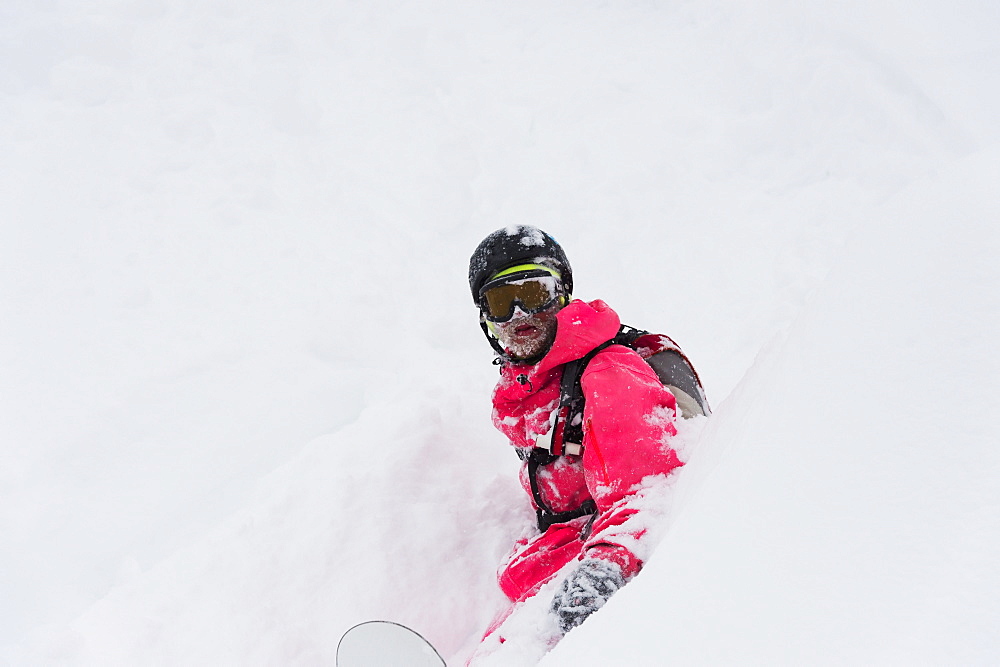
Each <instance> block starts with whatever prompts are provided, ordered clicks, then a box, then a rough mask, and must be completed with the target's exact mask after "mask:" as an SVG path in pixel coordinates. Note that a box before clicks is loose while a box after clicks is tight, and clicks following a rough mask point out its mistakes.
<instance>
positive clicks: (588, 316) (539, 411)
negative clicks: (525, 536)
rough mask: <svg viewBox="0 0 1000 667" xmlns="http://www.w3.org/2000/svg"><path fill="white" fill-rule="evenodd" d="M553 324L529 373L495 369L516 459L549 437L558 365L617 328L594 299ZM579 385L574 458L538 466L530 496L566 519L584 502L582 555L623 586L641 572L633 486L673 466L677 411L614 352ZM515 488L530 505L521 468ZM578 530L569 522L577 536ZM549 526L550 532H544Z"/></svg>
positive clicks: (651, 378)
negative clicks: (592, 508)
mask: <svg viewBox="0 0 1000 667" xmlns="http://www.w3.org/2000/svg"><path fill="white" fill-rule="evenodd" d="M557 319H558V327H557V330H556V338H555V341H554V343H553V344H552V347H551V348H550V350H549V352H548V353H547V354H546V355H545V357H543V358H542V360H541V361H539V362H538V363H537V364H535V365H532V366H528V365H524V364H505V365H504V366H503V368H502V369H501V379H500V381H499V383H498V384H497V386H496V389H495V390H494V394H493V409H494V411H493V422H494V424H495V425H496V426H497V428H498V429H500V430H501V431H502V432H503V433H504V434H505V435H506V436H507V437H508V438H509V439H510V441H511V444H512V445H514V446H515V447H518V448H520V449H522V450H525V451H524V452H523V453H524V454H527V453H528V452H529V451H530V450H531V448H533V447H534V443H535V438H536V437H538V436H539V435H543V434H545V433H547V432H548V431H549V429H550V428H551V417H552V412H553V410H556V409H557V408H558V404H559V385H560V381H561V379H562V371H563V365H564V364H565V363H567V362H569V361H573V360H575V359H579V358H581V357H583V356H585V355H586V354H587V353H588V352H590V351H591V350H593V349H594V348H595V347H597V346H598V345H600V344H601V343H604V342H606V341H608V340H610V339H612V338H614V337H615V335H616V334H617V333H618V329H619V327H620V324H621V323H620V320H619V319H618V315H617V314H616V313H615V312H614V311H613V310H612V309H611V308H610V307H609V306H608V305H607V304H605V303H604V302H603V301H599V300H598V301H591V302H589V303H586V302H583V301H580V300H575V301H573V302H571V303H570V304H568V305H567V306H566V307H565V308H563V309H562V310H561V311H560V312H559V313H558V315H557ZM581 384H582V388H583V393H584V399H585V405H584V412H583V430H584V439H583V446H584V450H583V455H582V456H569V455H564V456H561V457H559V459H558V460H556V461H555V462H554V463H551V464H549V465H547V466H541V467H539V469H538V473H537V480H538V487H539V493H540V495H541V497H542V500H543V501H544V502H545V504H546V505H548V507H549V509H550V510H552V511H553V512H565V511H569V510H574V509H576V508H578V507H579V506H580V505H581V504H582V503H584V502H585V501H587V500H588V499H591V498H592V499H593V500H594V501H595V502H596V504H597V509H598V516H597V518H596V520H595V521H594V523H593V525H592V527H591V529H590V532H589V535H583V536H582V539H583V554H582V556H586V557H596V558H604V559H607V560H612V561H614V562H616V563H618V564H619V565H620V566H621V567H622V569H623V571H624V574H625V576H626V578H630V577H631V576H633V575H634V574H635V573H636V572H638V570H639V568H640V567H641V565H642V561H641V558H640V554H641V553H642V552H643V551H644V550H643V549H640V548H637V547H639V545H640V541H641V539H642V537H643V534H644V533H645V529H644V528H643V527H642V523H643V522H642V521H641V520H640V521H636V520H630V519H635V518H641V517H638V516H637V515H638V514H641V512H642V511H643V510H642V509H641V507H639V505H640V504H641V503H640V502H637V496H636V491H637V489H638V485H639V483H640V482H641V481H642V480H643V479H644V478H646V477H648V476H650V475H666V474H668V473H670V472H671V471H672V470H674V469H675V468H677V467H679V466H681V465H683V464H682V463H681V461H680V459H679V458H678V457H677V454H676V452H675V451H674V450H673V449H672V448H671V446H670V438H671V436H674V435H676V433H677V431H676V428H675V426H674V424H675V419H676V413H677V403H676V401H675V399H674V396H673V395H672V394H671V393H670V392H669V391H668V390H667V389H666V388H665V387H664V386H663V384H662V383H661V382H660V380H659V379H658V378H657V376H656V374H655V373H654V372H653V370H652V369H651V368H650V367H649V365H648V364H646V362H645V361H643V360H642V358H641V357H640V356H639V355H638V354H637V353H636V352H635V351H633V350H631V349H629V348H627V347H624V346H621V345H612V346H610V347H607V348H605V349H603V350H601V351H600V352H599V353H597V355H596V356H595V357H594V358H593V359H592V360H591V361H590V363H589V364H588V365H587V368H586V370H585V371H584V373H583V376H582V380H581ZM523 458H526V456H522V459H523ZM521 484H522V486H523V487H524V489H525V491H526V492H527V494H528V496H529V497H532V496H531V487H530V482H529V480H528V472H527V463H525V464H524V465H523V466H522V468H521ZM534 504H535V503H534V499H533V498H532V505H534ZM584 523H585V521H584V522H583V523H581V522H580V521H579V520H578V521H575V522H574V524H577V525H579V526H580V527H581V529H583V528H582V527H583V525H584ZM559 527H560V524H556V525H555V526H553V527H552V528H550V529H549V531H548V532H551V531H553V530H554V529H557V528H559ZM637 551H638V552H640V554H637V553H636V552H637ZM537 583H538V584H540V583H542V582H537ZM501 585H502V586H503V585H504V582H503V581H501ZM522 585H523V584H522ZM512 586H513V585H512V584H510V583H508V585H507V586H505V592H507V593H508V595H509V596H511V597H512V598H514V597H516V596H520V595H522V594H526V593H529V591H527V590H525V591H515V590H508V588H511V587H512ZM514 588H516V586H514ZM531 588H534V586H531Z"/></svg>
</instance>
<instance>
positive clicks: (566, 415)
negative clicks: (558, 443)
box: [559, 324, 647, 454]
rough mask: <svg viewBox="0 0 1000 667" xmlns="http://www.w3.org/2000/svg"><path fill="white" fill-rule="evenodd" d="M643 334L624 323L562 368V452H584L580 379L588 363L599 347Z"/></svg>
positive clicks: (629, 342) (626, 343)
mask: <svg viewBox="0 0 1000 667" xmlns="http://www.w3.org/2000/svg"><path fill="white" fill-rule="evenodd" d="M646 334H647V332H645V331H640V330H639V329H634V328H632V327H630V326H627V325H624V324H623V325H622V326H621V328H620V329H619V330H618V334H617V335H616V336H615V337H614V338H612V339H611V340H609V341H606V342H604V343H601V344H600V345H598V346H597V347H595V348H594V349H593V350H591V351H590V352H588V353H587V354H586V355H585V356H583V357H581V358H580V359H576V360H575V361H571V362H569V363H567V364H566V366H565V367H564V368H563V374H562V382H561V383H560V385H559V418H560V421H562V422H563V429H562V448H561V452H566V453H567V454H579V453H580V452H582V451H583V404H584V400H583V385H582V380H583V372H584V371H585V370H586V369H587V364H589V363H590V361H591V360H592V359H593V358H594V357H596V356H597V354H598V353H599V352H600V351H601V350H603V349H605V348H608V347H611V346H612V345H624V346H626V347H632V344H633V343H635V341H636V340H638V339H639V338H640V337H642V336H645V335H646ZM573 450H575V451H573Z"/></svg>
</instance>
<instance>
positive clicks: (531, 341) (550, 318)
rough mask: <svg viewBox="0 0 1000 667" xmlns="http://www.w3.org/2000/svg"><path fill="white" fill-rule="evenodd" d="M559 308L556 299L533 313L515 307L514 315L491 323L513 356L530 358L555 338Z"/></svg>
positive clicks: (539, 352) (501, 342)
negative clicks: (543, 308) (547, 306)
mask: <svg viewBox="0 0 1000 667" xmlns="http://www.w3.org/2000/svg"><path fill="white" fill-rule="evenodd" d="M561 309H562V306H561V305H560V304H559V302H558V301H557V302H555V303H553V304H552V305H551V306H550V307H549V308H547V309H545V310H543V311H541V312H540V313H535V314H529V313H525V312H524V311H522V310H521V309H520V308H515V309H514V316H513V317H511V318H510V319H509V320H508V321H506V322H497V323H495V324H494V325H493V326H494V331H495V332H496V335H497V338H498V339H499V340H500V344H501V345H503V347H504V348H505V349H507V350H508V353H509V354H510V355H511V356H512V357H513V358H515V359H531V358H533V357H537V356H539V355H541V354H542V353H544V352H545V351H546V350H548V349H549V346H550V345H552V342H553V341H554V340H555V339H556V324H557V322H556V313H558V312H559V311H560V310H561Z"/></svg>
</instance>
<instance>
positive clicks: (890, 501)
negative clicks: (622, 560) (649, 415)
mask: <svg viewBox="0 0 1000 667" xmlns="http://www.w3.org/2000/svg"><path fill="white" fill-rule="evenodd" d="M998 33H1000V8H998V5H997V4H996V3H992V2H985V1H983V2H972V1H960V2H957V3H956V2H949V3H945V2H943V1H942V0H937V1H934V2H919V1H918V2H910V3H904V2H896V1H890V0H879V1H877V2H860V1H859V0H848V1H846V2H834V1H833V0H822V1H820V2H811V3H794V2H790V1H789V2H785V1H779V0H768V1H766V2H761V3H741V2H736V1H735V0H715V1H711V2H686V1H682V2H673V3H660V2H621V3H606V2H596V1H594V2H572V3H571V2H552V3H531V2H520V1H515V2H505V3H461V2H455V1H449V2H444V1H440V2H413V1H410V2H407V1H396V2H389V1H385V2H382V1H379V2H368V3H355V2H349V1H346V0H333V1H330V2H323V3H320V2H289V3H281V4H279V3H263V2H257V1H256V0H255V1H253V2H245V3H235V2H231V1H230V0H205V1H202V2H197V3H195V2H185V1H180V2H161V1H157V0H91V1H80V2H68V1H65V2H61V1H59V0H49V1H47V2H26V1H23V0H8V1H6V2H4V3H2V4H0V65H2V67H0V370H2V380H0V392H2V393H0V534H2V535H3V539H2V540H0V663H3V662H6V663H10V664H15V665H21V664H52V663H62V664H74V665H75V664H94V665H136V664H204V665H209V664H302V665H314V664H315V665H319V664H331V662H332V658H333V655H334V652H335V650H336V644H337V640H338V639H339V637H340V635H341V634H342V633H343V631H345V630H346V629H347V628H348V627H350V626H352V625H354V624H355V623H358V622H361V621H364V620H368V619H371V618H386V619H391V620H394V621H398V622H401V623H405V624H407V625H411V626H413V627H414V628H416V629H417V630H418V631H420V632H421V633H422V634H423V635H424V636H426V637H427V638H428V639H430V640H431V641H432V642H433V643H434V644H435V645H436V646H437V647H438V648H439V649H440V650H441V652H442V654H443V655H444V656H445V657H446V658H447V659H448V660H449V663H450V664H452V663H453V664H461V663H462V661H463V660H464V659H465V657H466V656H467V655H468V654H469V653H470V652H471V651H472V650H473V648H474V647H475V645H476V641H477V638H478V634H479V633H480V632H481V631H482V630H483V629H484V628H485V626H486V624H487V623H488V622H489V620H490V619H491V618H492V616H493V614H494V613H495V612H496V611H497V610H498V609H499V608H500V607H501V606H502V604H503V600H502V595H501V594H500V593H499V591H498V590H497V588H496V585H495V582H494V568H495V566H496V564H497V562H498V561H499V560H500V558H501V557H502V555H503V554H504V553H505V551H506V549H507V548H508V546H509V544H510V543H511V541H512V540H514V539H515V538H516V537H517V536H518V535H519V534H520V533H521V532H522V531H524V530H528V529H530V525H531V520H532V516H531V513H530V512H529V511H528V508H527V506H526V502H527V501H526V498H525V497H524V495H523V493H522V492H521V490H520V489H519V487H518V486H517V484H516V480H515V472H516V469H517V460H516V457H514V456H513V454H512V452H510V451H509V449H508V447H507V446H506V444H505V443H504V441H503V438H502V437H501V436H500V434H499V433H497V432H495V431H494V430H493V428H492V426H491V425H490V406H489V392H490V390H491V388H492V384H493V382H494V381H495V378H496V370H495V368H494V367H492V366H491V365H490V364H489V361H490V359H491V354H492V352H491V350H490V348H489V346H488V345H487V344H486V342H485V341H484V340H483V339H482V333H481V331H480V329H479V327H478V324H477V321H476V313H475V310H474V308H473V307H472V304H471V300H470V295H469V294H468V288H467V283H466V281H465V270H466V266H467V261H468V257H469V255H470V254H471V252H472V250H473V249H474V248H475V246H476V244H477V243H478V242H479V241H480V240H481V238H482V237H483V236H485V235H486V234H487V233H489V232H491V231H493V230H494V229H497V228H500V227H503V226H505V225H511V224H515V223H522V222H525V223H532V224H537V225H539V226H541V227H542V228H544V229H546V230H547V231H549V232H551V233H553V234H554V235H555V236H556V237H557V238H558V239H559V240H560V242H561V243H562V244H563V246H564V247H565V248H566V250H567V252H568V254H569V256H570V259H571V261H572V262H573V267H574V278H575V283H576V292H577V294H576V295H577V296H579V297H581V298H586V299H593V298H601V299H604V300H606V301H607V302H608V303H610V304H611V305H612V306H613V307H614V308H615V309H616V310H617V311H618V312H619V313H620V314H621V316H622V318H623V320H624V321H626V322H628V323H631V324H634V325H637V326H642V327H644V328H649V329H652V330H655V331H659V332H663V333H666V334H668V335H670V336H671V337H673V338H674V339H675V340H676V341H678V343H680V344H681V345H682V346H683V347H684V349H685V351H686V352H687V353H688V355H689V356H690V357H691V359H692V360H693V361H694V362H695V364H696V365H697V367H698V370H699V372H700V374H701V376H702V379H703V380H704V383H705V386H706V389H707V391H708V395H709V400H710V401H711V403H712V405H713V407H714V409H715V414H714V416H713V417H712V419H711V420H709V422H708V424H707V426H706V428H705V430H704V432H703V434H702V437H701V440H700V442H699V443H698V444H697V445H695V446H693V447H691V448H690V454H689V458H690V462H689V464H688V466H687V467H686V468H685V469H684V471H683V473H682V474H681V475H680V476H679V477H678V479H677V481H676V486H675V489H674V502H673V511H672V516H671V518H670V519H669V530H668V531H667V532H666V535H665V537H664V539H663V541H662V542H661V544H660V547H659V549H658V550H657V551H656V552H655V553H654V555H653V557H652V558H651V559H650V561H649V563H648V565H647V567H646V569H645V570H644V571H643V572H642V574H641V575H640V577H639V578H638V579H637V580H636V581H635V582H634V583H632V584H630V585H629V586H627V587H626V588H625V589H624V590H623V591H622V592H621V593H619V594H618V595H617V596H616V597H615V598H613V599H612V600H611V602H610V603H609V604H608V605H607V606H606V607H605V608H604V609H602V610H601V611H600V612H599V613H597V614H596V615H595V616H594V617H593V618H591V619H590V620H588V622H587V624H586V625H585V626H584V628H582V629H580V630H577V631H574V632H572V633H571V634H570V635H569V636H567V638H566V639H564V640H563V642H562V643H560V644H559V645H558V646H557V647H556V648H555V649H554V650H553V651H552V652H551V653H549V655H548V656H547V657H546V658H545V659H544V661H543V662H544V664H545V665H580V664H630V665H633V664H638V665H641V664H664V663H667V662H674V663H676V664H734V663H736V664H740V663H742V664H824V663H836V664H926V663H930V664H943V663H946V664H995V663H997V662H1000V635H998V633H997V632H996V628H997V627H1000V566H998V565H997V563H1000V484H998V482H997V480H998V479H1000V437H998V435H997V429H996V427H995V425H994V420H995V418H996V416H997V415H1000V405H998V398H997V396H998V394H1000V382H998V380H997V377H998V375H1000V353H998V352H997V350H996V342H995V341H996V340H998V338H1000V326H998V324H1000V322H998V319H1000V275H998V274H1000V271H998V269H997V267H996V259H995V258H996V257H998V256H1000V239H998V232H997V220H1000V197H998V195H997V194H996V190H997V185H996V184H997V183H998V182H1000V149H998V139H1000V131H998V129H997V125H996V119H997V118H1000V47H998V46H997V43H996V35H997V34H998ZM524 612H525V613H524V614H523V615H522V617H521V618H520V620H519V622H520V623H522V624H524V625H525V627H528V626H530V625H531V624H532V623H535V625H538V623H541V622H542V621H541V620H540V619H541V618H542V616H543V614H541V610H539V611H538V613H534V612H532V611H531V610H530V609H525V610H524ZM532 614H534V615H532ZM529 634H530V633H529V632H526V634H525V637H526V638H525V640H524V641H523V642H522V643H521V644H520V645H518V644H517V642H513V643H512V645H511V646H510V647H509V653H508V654H507V656H506V660H507V661H508V664H518V660H519V656H526V655H532V656H535V657H537V656H538V655H541V651H542V650H544V647H540V646H539V645H538V644H537V643H536V644H532V643H531V641H532V640H531V639H530V638H529V637H528V635H529ZM497 659H498V660H503V659H504V656H501V655H500V654H498V655H497Z"/></svg>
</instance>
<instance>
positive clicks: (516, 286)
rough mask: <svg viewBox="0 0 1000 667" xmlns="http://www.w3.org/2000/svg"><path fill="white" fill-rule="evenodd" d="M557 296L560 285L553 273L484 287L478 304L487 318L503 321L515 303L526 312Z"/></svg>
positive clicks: (534, 310)
mask: <svg viewBox="0 0 1000 667" xmlns="http://www.w3.org/2000/svg"><path fill="white" fill-rule="evenodd" d="M557 298H559V288H558V284H557V281H556V279H555V278H554V277H553V276H538V277H533V278H523V279H521V280H515V281H511V282H501V283H500V284H497V285H494V286H490V285H487V286H486V287H484V288H483V291H482V297H481V299H480V305H481V307H482V309H483V314H484V315H485V316H486V319H488V320H490V321H493V322H505V321H507V320H509V319H510V318H511V317H513V315H514V307H515V306H516V305H518V304H520V306H521V309H522V310H524V311H525V312H528V313H538V312H541V311H543V310H545V309H546V308H548V307H549V306H550V305H552V303H553V302H554V301H555V300H556V299H557Z"/></svg>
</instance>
